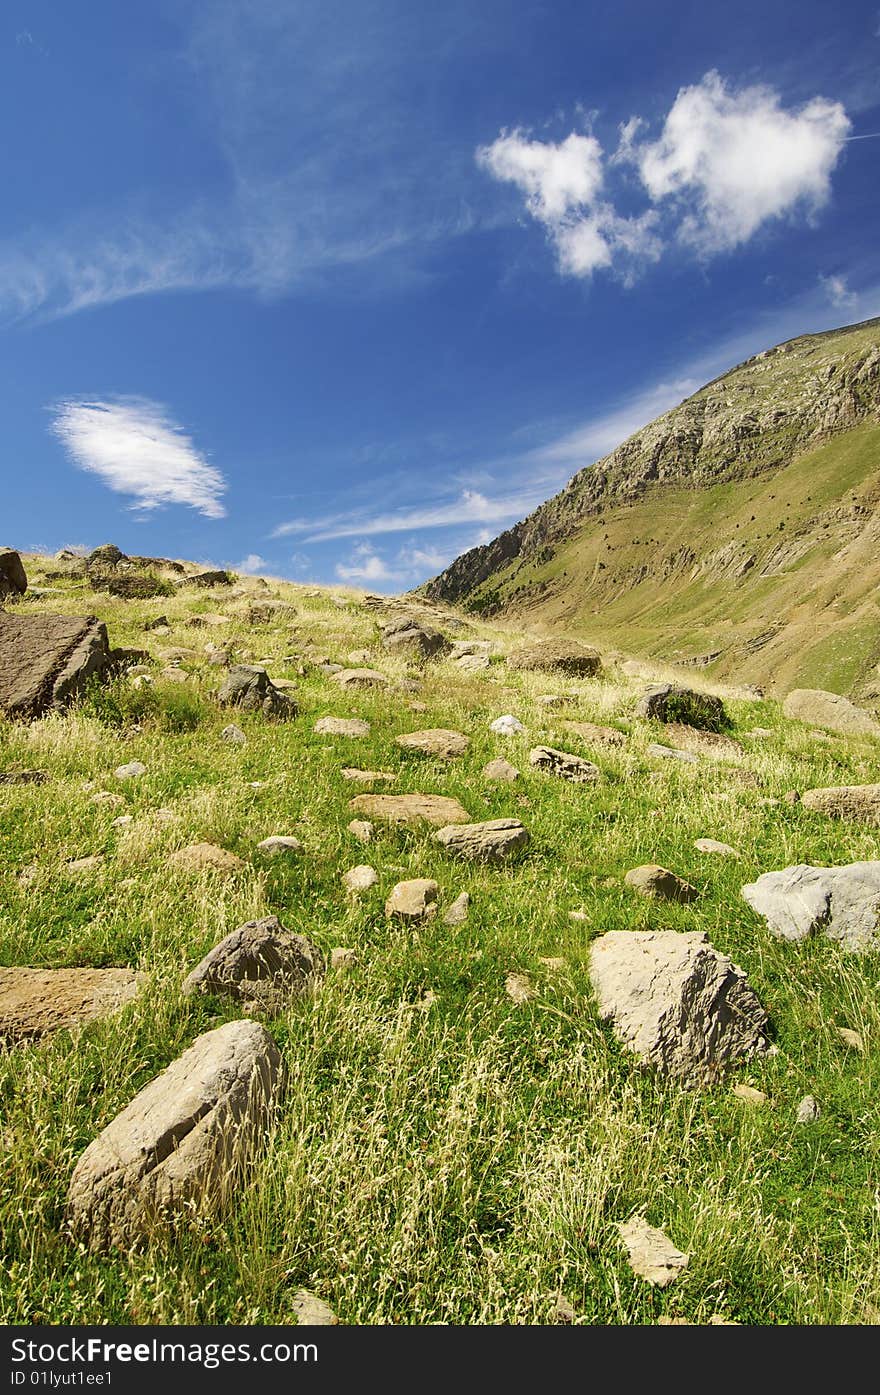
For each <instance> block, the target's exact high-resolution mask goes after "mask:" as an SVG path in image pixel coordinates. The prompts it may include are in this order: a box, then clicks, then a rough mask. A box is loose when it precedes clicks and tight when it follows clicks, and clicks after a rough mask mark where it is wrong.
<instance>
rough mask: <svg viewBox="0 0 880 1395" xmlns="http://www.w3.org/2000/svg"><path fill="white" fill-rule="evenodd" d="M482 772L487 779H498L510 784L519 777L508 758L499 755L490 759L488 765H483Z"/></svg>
mask: <svg viewBox="0 0 880 1395" xmlns="http://www.w3.org/2000/svg"><path fill="white" fill-rule="evenodd" d="M483 774H484V775H485V777H486V779H487V780H498V781H501V782H503V783H505V784H511V783H512V782H513V781H514V780H518V779H519V778H520V773H519V771H518V770H517V768H516V766H515V765H511V763H510V761H509V760H505V759H504V757H503V756H499V757H498V759H497V760H490V761H489V763H488V765H484V766H483Z"/></svg>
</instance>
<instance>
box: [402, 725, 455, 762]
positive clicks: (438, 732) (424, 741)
mask: <svg viewBox="0 0 880 1395" xmlns="http://www.w3.org/2000/svg"><path fill="white" fill-rule="evenodd" d="M394 740H395V745H397V746H399V747H400V748H401V750H403V751H415V752H417V753H418V754H419V755H422V756H434V757H435V758H436V759H437V760H452V759H453V757H455V756H462V755H464V753H465V751H466V750H467V748H468V746H469V745H470V744H471V743H470V737H468V736H464V735H463V734H462V732H460V731H447V730H446V728H445V727H432V728H430V729H429V730H427V731H410V732H407V733H406V734H405V735H403V736H397V737H395V739H394Z"/></svg>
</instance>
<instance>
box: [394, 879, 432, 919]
mask: <svg viewBox="0 0 880 1395" xmlns="http://www.w3.org/2000/svg"><path fill="white" fill-rule="evenodd" d="M439 895H440V888H439V886H438V885H437V883H436V882H435V881H432V880H431V879H430V878H429V877H414V878H413V879H412V880H411V881H406V882H398V883H397V885H396V886H394V887H392V889H391V894H390V896H389V897H388V899H387V901H386V902H385V915H386V916H387V917H388V919H389V920H390V919H391V918H392V917H398V918H399V919H401V920H429V919H431V917H432V916H434V915H436V913H437V897H438V896H439Z"/></svg>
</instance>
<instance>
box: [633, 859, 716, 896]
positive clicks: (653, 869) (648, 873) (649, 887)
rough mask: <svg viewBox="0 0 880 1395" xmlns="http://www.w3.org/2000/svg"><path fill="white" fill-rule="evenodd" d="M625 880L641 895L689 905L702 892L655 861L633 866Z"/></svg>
mask: <svg viewBox="0 0 880 1395" xmlns="http://www.w3.org/2000/svg"><path fill="white" fill-rule="evenodd" d="M623 880H624V881H625V882H626V884H627V886H631V887H632V889H633V891H637V892H638V893H639V895H640V896H648V897H650V898H651V899H652V900H654V901H678V902H680V903H681V905H688V904H689V903H690V902H691V901H696V899H697V897H698V896H699V894H700V893H699V892H698V891H697V889H696V887H693V886H691V884H690V882H686V881H684V880H683V878H681V877H677V876H676V875H675V873H674V872H670V871H668V869H667V868H666V867H658V866H657V864H656V863H654V862H647V863H645V865H644V866H642V867H633V868H632V870H631V871H629V872H627V874H626V876H625V877H624V879H623Z"/></svg>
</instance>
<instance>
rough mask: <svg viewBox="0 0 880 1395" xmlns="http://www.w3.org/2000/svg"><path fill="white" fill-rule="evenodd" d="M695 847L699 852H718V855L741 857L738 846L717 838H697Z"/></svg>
mask: <svg viewBox="0 0 880 1395" xmlns="http://www.w3.org/2000/svg"><path fill="white" fill-rule="evenodd" d="M694 847H695V848H696V850H697V852H701V853H716V854H717V856H718V857H739V853H738V852H737V851H736V848H732V847H731V846H730V844H729V843H719V842H718V841H717V839H715V838H697V840H696V842H695V843H694Z"/></svg>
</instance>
